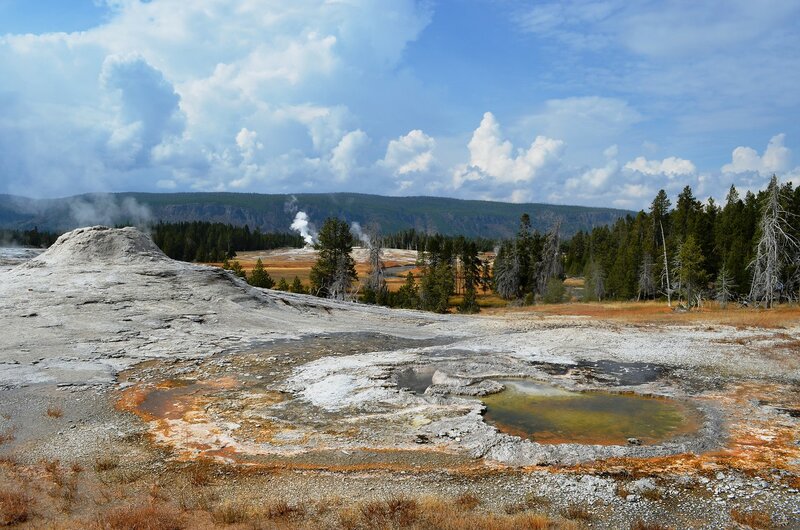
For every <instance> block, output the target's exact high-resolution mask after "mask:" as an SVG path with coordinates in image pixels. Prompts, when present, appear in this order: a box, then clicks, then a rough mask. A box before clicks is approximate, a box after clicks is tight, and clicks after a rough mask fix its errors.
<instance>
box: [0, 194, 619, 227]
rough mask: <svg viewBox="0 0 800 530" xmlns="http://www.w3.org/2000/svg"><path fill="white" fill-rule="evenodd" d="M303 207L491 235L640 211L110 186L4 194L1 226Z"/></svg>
mask: <svg viewBox="0 0 800 530" xmlns="http://www.w3.org/2000/svg"><path fill="white" fill-rule="evenodd" d="M297 211H304V212H306V213H307V214H308V216H309V217H310V219H311V221H312V222H313V223H315V224H316V225H317V227H319V226H320V225H321V224H322V222H323V221H324V220H325V218H327V217H340V218H343V219H346V220H347V221H348V222H354V221H355V222H358V223H360V224H361V225H362V226H368V225H370V224H373V223H374V224H377V225H378V226H380V229H381V231H382V232H383V233H384V234H389V233H394V232H397V231H400V230H406V229H410V228H413V229H415V230H417V231H420V232H426V233H439V234H444V235H465V236H471V237H474V236H481V237H488V238H506V237H510V236H512V235H514V234H515V233H516V232H517V229H518V226H519V218H520V216H521V215H522V214H523V213H527V214H529V215H530V217H531V223H532V225H533V227H534V228H535V229H537V230H539V231H546V230H547V229H549V228H550V226H552V224H553V223H554V221H555V220H556V219H559V218H560V219H561V227H562V233H563V235H565V236H571V235H572V234H574V233H575V232H577V231H578V230H581V229H583V230H588V229H591V228H592V227H595V226H600V225H606V224H610V223H613V222H614V221H616V220H617V219H618V218H620V217H624V216H625V215H627V214H631V213H633V212H630V211H628V210H618V209H614V208H594V207H586V206H566V205H555V204H536V203H528V204H514V203H503V202H491V201H477V200H463V199H451V198H445V197H386V196H382V195H366V194H360V193H296V194H259V193H199V192H198V193H110V194H85V195H76V196H73V197H65V198H59V199H30V198H27V197H18V196H13V195H0V228H14V229H30V228H33V227H34V226H36V227H38V228H39V229H40V230H54V231H66V230H71V229H73V228H76V227H78V226H85V225H89V224H112V225H113V224H120V223H142V222H144V221H151V222H157V221H165V222H180V221H210V222H222V223H230V224H233V225H239V226H242V225H245V224H246V225H248V226H249V227H250V228H251V229H256V228H258V229H260V230H261V231H265V232H274V231H281V232H283V231H288V230H289V225H290V224H291V222H292V220H293V218H294V215H295V213H296V212H297Z"/></svg>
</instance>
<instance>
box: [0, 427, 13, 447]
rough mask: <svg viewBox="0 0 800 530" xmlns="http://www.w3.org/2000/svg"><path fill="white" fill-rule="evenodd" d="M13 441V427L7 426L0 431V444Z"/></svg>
mask: <svg viewBox="0 0 800 530" xmlns="http://www.w3.org/2000/svg"><path fill="white" fill-rule="evenodd" d="M13 441H14V429H13V428H8V429H6V430H4V431H3V432H0V445H3V444H4V443H6V442H13Z"/></svg>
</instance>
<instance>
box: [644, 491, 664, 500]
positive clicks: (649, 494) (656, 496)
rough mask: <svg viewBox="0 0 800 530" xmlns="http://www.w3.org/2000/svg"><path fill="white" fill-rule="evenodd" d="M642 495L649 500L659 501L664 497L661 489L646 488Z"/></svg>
mask: <svg viewBox="0 0 800 530" xmlns="http://www.w3.org/2000/svg"><path fill="white" fill-rule="evenodd" d="M642 497H644V498H645V499H647V500H648V501H659V500H661V499H662V498H664V496H663V495H662V494H661V492H660V491H659V490H657V489H652V490H644V491H643V492H642Z"/></svg>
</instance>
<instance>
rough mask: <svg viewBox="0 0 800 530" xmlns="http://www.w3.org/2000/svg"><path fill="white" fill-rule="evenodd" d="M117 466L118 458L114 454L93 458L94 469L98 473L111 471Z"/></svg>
mask: <svg viewBox="0 0 800 530" xmlns="http://www.w3.org/2000/svg"><path fill="white" fill-rule="evenodd" d="M118 466H119V458H118V457H116V456H114V455H103V456H98V457H97V458H95V460H94V470H95V471H96V472H98V473H101V472H103V471H111V470H112V469H116V468H117V467H118Z"/></svg>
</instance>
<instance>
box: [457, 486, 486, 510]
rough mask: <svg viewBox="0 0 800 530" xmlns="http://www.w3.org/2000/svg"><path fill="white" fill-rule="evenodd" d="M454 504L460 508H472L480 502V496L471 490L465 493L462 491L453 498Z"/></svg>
mask: <svg viewBox="0 0 800 530" xmlns="http://www.w3.org/2000/svg"><path fill="white" fill-rule="evenodd" d="M455 503H456V506H458V507H459V508H460V509H462V510H468V511H469V510H474V509H475V508H477V507H478V505H479V504H480V503H481V499H480V497H478V496H477V495H475V494H474V493H472V492H471V491H469V492H467V493H463V494H461V495H459V496H458V497H456V500H455Z"/></svg>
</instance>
